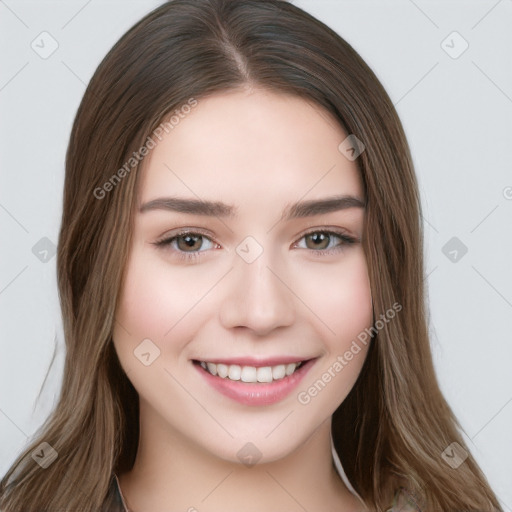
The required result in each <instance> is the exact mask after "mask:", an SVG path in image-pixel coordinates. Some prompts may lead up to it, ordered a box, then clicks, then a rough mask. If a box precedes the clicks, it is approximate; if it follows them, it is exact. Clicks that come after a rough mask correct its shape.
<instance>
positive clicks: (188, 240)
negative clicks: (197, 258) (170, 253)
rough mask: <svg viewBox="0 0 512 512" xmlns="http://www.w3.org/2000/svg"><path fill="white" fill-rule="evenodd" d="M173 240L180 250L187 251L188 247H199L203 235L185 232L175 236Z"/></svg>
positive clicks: (195, 248)
mask: <svg viewBox="0 0 512 512" xmlns="http://www.w3.org/2000/svg"><path fill="white" fill-rule="evenodd" d="M175 240H176V244H177V247H178V249H179V250H180V251H185V252H188V250H189V249H191V250H192V251H195V250H198V249H200V248H201V245H202V241H203V236H202V235H191V234H186V235H180V236H177V237H175Z"/></svg>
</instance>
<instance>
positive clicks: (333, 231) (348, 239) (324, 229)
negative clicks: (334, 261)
mask: <svg viewBox="0 0 512 512" xmlns="http://www.w3.org/2000/svg"><path fill="white" fill-rule="evenodd" d="M313 233H324V234H328V235H334V236H336V237H338V238H340V239H341V240H342V243H340V244H338V245H337V246H336V247H334V248H331V249H318V250H315V249H308V248H306V249H303V248H300V249H301V250H306V251H309V252H312V253H315V255H316V256H318V257H321V256H325V255H330V254H332V253H335V252H338V251H340V250H342V249H344V248H345V247H346V246H347V245H352V244H354V243H356V242H360V238H359V237H357V236H354V235H352V234H350V233H349V232H348V230H346V229H344V228H340V227H334V226H332V227H329V226H321V227H310V228H308V229H307V230H306V231H305V232H303V233H302V234H301V235H300V236H299V237H298V238H297V239H296V241H295V242H294V243H293V247H294V248H295V247H296V246H297V244H298V243H299V242H300V241H301V240H302V239H303V238H304V237H306V236H308V235H310V234H313ZM185 235H201V236H202V237H204V238H207V239H208V240H209V241H210V242H211V243H213V244H216V245H220V244H218V243H217V242H216V241H215V239H214V238H213V237H212V236H211V233H210V232H209V231H208V230H205V229H203V228H182V229H178V231H177V232H175V233H172V232H171V233H169V234H166V235H163V236H162V237H160V238H159V239H158V240H157V241H156V242H153V245H156V246H157V247H158V248H162V249H165V248H166V246H170V245H171V243H172V242H173V241H174V240H175V239H177V238H179V237H180V236H185ZM172 252H174V253H175V255H176V257H177V258H179V259H182V260H185V261H191V260H194V259H197V258H200V257H201V254H202V253H205V252H208V250H204V251H192V252H186V251H176V250H173V251H172Z"/></svg>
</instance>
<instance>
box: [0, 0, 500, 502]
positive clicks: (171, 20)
mask: <svg viewBox="0 0 512 512" xmlns="http://www.w3.org/2000/svg"><path fill="white" fill-rule="evenodd" d="M248 85H251V86H254V87H259V88H265V89H267V90H271V91H273V92H276V93H284V94H292V95H295V96H299V97H301V98H303V99H305V100H307V101H310V102H313V103H315V104H316V105H319V106H321V107H323V108H324V109H326V110H327V111H328V112H330V113H331V114H333V115H334V116H335V118H336V119H337V120H338V121H339V123H340V125H341V126H342V127H343V128H344V130H345V131H346V132H347V133H348V134H355V135H356V136H357V138H358V139H360V140H361V141H363V143H364V145H365V151H364V152H363V153H362V154H361V155H360V156H359V158H358V159H357V164H358V166H359V169H360V172H361V177H362V180H363V184H364V188H365V195H366V216H365V234H366V236H365V238H364V250H365V253H366V257H367V262H368V271H369V276H370V284H371V289H372V296H373V304H374V317H375V318H379V317H380V315H382V314H385V312H386V310H388V309H389V307H390V306H391V305H392V304H394V303H395V302H398V303H399V304H400V305H401V306H402V310H401V312H400V314H398V315H397V316H396V318H395V319H394V320H393V321H392V322H389V324H388V325H387V326H386V328H385V329H382V330H380V331H379V332H378V333H376V334H375V333H374V335H373V339H372V342H371V345H370V349H369V352H368V355H367V359H366V361H365V364H364V367H363V369H362V372H361V374H360V376H359V378H358V380H357V382H356V384H355V386H354V388H353V389H352V391H351V392H350V394H349V395H348V397H347V398H346V399H345V400H344V402H343V403H342V404H341V405H340V407H339V408H338V410H337V411H336V412H335V414H334V416H333V421H332V429H333V430H332V431H333V440H334V443H335V447H336V449H337V451H338V453H339V455H340V459H341V461H342V463H343V467H344V469H345V471H346V473H347V476H348V478H349V480H350V481H351V483H352V485H353V487H354V488H355V490H356V491H357V492H358V493H359V494H360V495H361V497H362V498H363V500H364V501H365V503H366V504H367V505H368V507H369V508H370V509H372V510H377V511H383V510H384V509H385V508H386V507H387V506H389V502H387V501H386V500H388V496H389V490H390V489H394V488H395V487H396V486H397V485H399V483H400V484H403V483H405V484H406V485H407V487H409V489H410V490H411V492H413V493H415V494H416V495H417V496H418V497H419V499H420V500H424V502H425V504H426V510H449V511H452V510H480V511H483V510H501V509H500V507H499V504H498V501H497V499H496V497H495V495H494V494H493V492H492V490H491V488H490V486H489V485H488V483H487V481H486V479H485V477H484V475H483V474H482V472H481V471H480V469H479V468H478V466H477V464H476V462H475V460H474V459H473V458H472V457H471V455H470V456H469V457H468V458H467V459H466V460H465V462H464V463H463V464H461V465H460V466H459V467H458V468H457V469H453V468H452V467H450V466H449V465H448V464H447V463H446V462H445V461H444V460H443V458H442V457H441V453H442V452H443V450H445V448H446V447H447V446H449V445H450V444H451V443H453V442H456V443H458V444H459V445H460V446H461V447H462V448H464V449H465V450H466V451H467V452H469V451H470V450H469V448H468V447H467V446H466V445H465V443H464V441H463V439H462V437H461V434H460V426H459V424H458V423H457V420H456V418H455V417H454V415H453V413H452V411H451V410H450V408H449V406H448V404H447V402H446V401H445V399H444V398H443V396H442V394H441V392H440V389H439V386H438V383H437V380H436V375H435V372H434V367H433V364H432V357H431V353H430V347H429V336H428V329H427V321H426V315H427V310H426V305H425V297H424V266H423V239H422V238H423V234H422V224H421V222H420V218H421V217H420V215H421V209H420V201H419V197H418V189H417V183H416V177H415V174H414V170H413V166H412V162H411V157H410V154H409V149H408V145H407V142H406V139H405V135H404V131H403V129H402V125H401V123H400V120H399V119H398V116H397V114H396V112H395V109H394V107H393V104H392V102H391V101H390V99H389V97H388V95H387V94H386V92H385V91H384V89H383V87H382V86H381V84H380V83H379V81H378V79H377V78H376V76H375V75H374V73H373V72H372V71H371V70H370V69H369V67H368V66H367V65H366V64H365V62H364V61H363V60H362V59H361V58H360V57H359V55H358V54H357V53H356V52H355V51H354V49H353V48H352V47H351V46H350V45H349V44H348V43H347V42H345V41H344V40H343V39H342V38H341V37H340V36H339V35H337V34H336V33H335V32H334V31H332V30H331V29H329V28H328V27H327V26H326V25H324V24H323V23H321V22H320V21H318V20H317V19H315V18H313V17H312V16H310V15H309V14H307V13H305V12H304V11H302V10H301V9H299V8H298V7H296V6H294V5H293V4H291V3H289V2H287V1H284V0H174V1H170V2H167V3H165V4H164V5H162V6H160V7H158V8H157V9H155V10H154V11H153V12H151V13H150V14H148V15H147V16H146V17H144V18H143V19H142V20H141V21H139V22H138V23H137V24H136V25H134V27H132V28H131V29H130V30H129V31H128V32H127V33H126V34H125V35H124V36H123V37H122V38H121V39H120V40H119V41H118V42H117V43H116V44H115V46H114V47H113V48H112V49H111V51H110V52H109V53H108V54H107V56H106V57H105V58H104V60H103V61H102V62H101V64H100V65H99V67H98V69H97V70H96V72H95V74H94V76H93V78H92V79H91V81H90V83H89V85H88V87H87V90H86V92H85V94H84V97H83V100H82V102H81V105H80V107H79V109H78V112H77V114H76V118H75V122H74V125H73V129H72V133H71V137H70V141H69V146H68V151H67V156H66V175H65V184H64V202H63V213H62V224H61V230H60V237H59V243H58V254H57V267H58V286H59V292H60V300H61V307H62V315H63V324H64V334H65V343H66V348H67V353H66V362H65V369H64V377H63V383H62V389H61V393H60V396H59V399H58V403H57V405H56V407H55V409H54V410H53V411H52V413H51V415H50V417H49V418H48V420H47V421H46V422H45V424H44V425H43V426H42V427H41V428H40V430H39V431H38V432H37V434H36V435H35V436H34V439H33V440H32V441H31V443H30V444H29V446H28V447H27V448H26V449H25V450H24V451H23V453H22V454H21V455H20V456H19V457H18V459H17V460H16V461H15V462H14V464H13V465H12V467H11V468H10V469H9V471H8V472H7V474H6V475H5V476H4V478H3V480H2V482H1V487H0V508H1V509H2V510H3V511H4V512H14V511H16V512H18V511H20V510H23V511H24V512H35V511H37V512H41V511H48V512H53V511H56V510H80V511H83V512H86V511H90V512H95V511H97V510H100V509H101V507H102V504H103V501H104V499H105V496H106V494H107V491H108V487H109V485H110V482H111V477H112V473H113V472H116V473H122V472H123V471H126V470H129V469H130V468H131V466H132V465H133V462H134V460H135V455H136V451H137V443H138V412H139V409H138V395H137V393H136V391H135V389H134V388H133V386H132V385H131V383H130V381H129V379H128V377H127V375H126V374H125V373H124V371H123V370H122V368H121V366H120V364H119V360H118V358H117V354H116V352H115V350H114V347H113V343H112V337H111V336H112V329H113V324H114V322H115V321H116V320H115V317H114V313H115V308H116V301H117V298H118V295H119V292H120V289H121V286H122V283H123V271H124V268H125V264H126V261H127V256H128V251H129V247H130V243H131V230H132V214H133V211H134V205H135V204H136V199H137V183H138V176H139V175H140V173H139V172H138V170H139V167H140V164H139V163H138V162H136V165H133V162H132V164H131V165H130V166H129V167H126V162H127V161H129V160H130V158H132V156H133V153H134V152H137V151H138V150H139V149H140V148H141V147H142V146H143V145H144V143H145V142H146V141H147V137H148V136H149V135H150V134H151V133H153V131H154V130H155V129H156V128H157V127H158V126H159V124H160V123H162V122H163V121H164V120H166V119H168V118H169V117H170V116H171V115H173V112H174V111H175V110H176V109H179V108H181V107H182V106H183V105H186V104H187V103H188V102H189V101H190V99H191V98H194V99H195V100H196V101H198V102H199V103H200V101H201V98H205V97H207V96H209V95H212V94H215V93H222V92H226V91H229V90H234V89H238V88H241V87H246V86H248ZM123 166H124V168H125V171H126V172H125V173H124V174H123V176H122V180H117V181H115V183H114V181H113V180H112V176H113V174H114V173H116V171H117V170H118V169H121V168H123ZM109 180H110V183H111V184H112V186H105V183H107V182H109ZM98 189H102V190H103V192H101V194H100V193H95V191H97V190H98ZM42 442H46V443H48V444H49V445H50V446H51V447H52V448H53V449H54V450H55V451H56V452H57V454H58V455H57V458H56V459H55V460H54V461H53V463H51V464H50V465H49V466H48V467H46V468H45V469H43V468H42V467H41V466H40V465H38V464H37V463H36V462H35V460H34V459H33V458H32V457H31V454H32V453H33V451H34V449H35V448H36V447H38V446H39V445H40V444H41V443H42Z"/></svg>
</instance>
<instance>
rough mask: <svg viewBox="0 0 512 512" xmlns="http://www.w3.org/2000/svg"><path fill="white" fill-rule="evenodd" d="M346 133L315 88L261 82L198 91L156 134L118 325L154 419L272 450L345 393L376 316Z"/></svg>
mask: <svg viewBox="0 0 512 512" xmlns="http://www.w3.org/2000/svg"><path fill="white" fill-rule="evenodd" d="M347 135H348V134H347V133H345V132H344V131H343V130H342V128H341V127H340V126H339V125H338V124H337V123H336V121H335V120H334V119H333V118H331V117H330V115H329V114H328V113H327V112H325V111H323V110H322V109H320V108H319V107H317V106H313V105H312V104H310V103H308V102H306V101H305V100H303V99H299V98H297V97H293V96H287V95H280V94H279V95H278V94H275V93H270V92H264V91H262V90H252V91H250V92H248V91H237V92H229V93H223V94H218V95H215V96H210V97H208V98H206V99H200V100H199V101H198V103H197V105H196V106H195V107H194V108H193V109H191V111H190V113H188V114H187V115H186V116H184V117H183V118H182V119H180V121H179V124H175V125H174V127H173V129H172V130H169V133H165V132H164V134H163V136H162V135H160V138H161V139H162V140H159V139H158V138H155V137H154V139H155V142H156V143H157V144H156V146H155V147H154V148H153V149H152V150H151V152H150V154H149V155H148V156H147V157H146V158H145V160H144V165H143V169H142V171H141V172H142V174H141V175H140V176H139V178H140V182H139V185H140V188H139V190H138V194H139V204H138V209H137V211H136V212H135V220H134V232H133V243H132V246H131V251H130V255H129V261H128V264H127V267H126V269H125V279H124V282H123V288H122V290H121V295H120V297H119V300H118V304H117V312H116V322H115V328H114V332H113V339H114V344H115V348H116V351H117V354H118V356H119V359H120V362H121V365H122V366H123V368H124V370H125V372H126V373H127V375H128V378H129V379H130V381H131V382H132V383H133V385H134V387H135V389H136V390H137V392H138V394H139V397H140V408H141V425H142V428H148V429H154V430H155V431H156V429H158V430H159V432H165V436H167V437H168V439H169V440H173V441H176V440H177V441H180V442H181V443H186V444H187V445H188V446H191V447H194V448H196V449H198V450H201V451H202V452H204V453H209V454H210V455H213V456H216V457H219V458H222V459H224V460H230V461H239V460H241V458H240V457H241V456H243V453H244V452H239V451H240V449H241V448H242V447H244V446H245V448H244V449H245V450H246V451H247V450H249V452H250V451H251V450H254V452H255V453H254V454H256V453H257V454H258V457H261V462H265V461H272V460H277V459H279V458H282V457H284V456H286V454H288V453H291V452H292V451H293V450H294V449H296V448H297V447H299V446H300V445H301V444H302V443H304V442H305V441H306V440H307V439H308V437H310V436H311V435H312V433H313V432H314V431H315V430H316V429H317V427H318V426H319V425H320V424H322V423H323V422H324V421H325V420H326V419H329V417H330V416H331V415H332V413H333V412H334V410H335V409H336V408H337V407H338V406H339V405H340V403H341V402H342V401H343V400H344V398H345V397H346V395H347V394H348V392H349V391H350V389H351V388H352V386H353V385H354V383H355V381H356V379H357V376H358V375H359V372H360V370H361V368H362V365H363V362H364V359H365V356H366V353H367V349H368V347H367V346H365V345H362V344H359V345H360V346H359V351H357V352H356V351H355V350H352V352H351V353H352V357H350V358H348V357H345V355H346V354H347V352H350V351H351V347H354V343H353V342H354V340H356V339H357V336H358V335H359V334H360V333H361V332H362V331H364V329H365V328H368V327H370V326H371V325H372V301H371V292H370V285H369V279H368V273H367V266H366V259H365V255H364V252H363V247H362V244H361V239H362V237H363V235H364V233H363V219H364V208H363V207H361V205H360V204H361V203H362V202H364V196H363V187H362V183H361V179H360V176H359V172H358V169H357V166H356V164H355V162H354V161H351V160H349V159H347V158H346V157H345V156H344V155H343V154H342V153H341V152H340V151H339V150H338V146H339V145H340V143H341V142H342V141H343V140H344V139H345V138H346V137H347ZM328 199H329V200H331V199H332V201H330V202H325V203H322V201H326V200H328ZM157 200H158V201H157ZM189 201H190V203H189ZM197 201H202V202H203V203H202V204H198V203H197ZM192 202H193V203H192ZM206 202H211V204H210V205H209V206H208V205H206ZM317 202H318V204H316V203H317ZM296 203H299V205H298V206H295V207H294V206H293V205H295V204H296ZM214 374H215V375H214ZM246 443H252V445H246ZM249 455H251V454H249Z"/></svg>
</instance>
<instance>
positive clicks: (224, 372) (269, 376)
mask: <svg viewBox="0 0 512 512" xmlns="http://www.w3.org/2000/svg"><path fill="white" fill-rule="evenodd" d="M301 364H302V363H301V362H299V363H289V364H278V365H276V366H262V367H259V368H256V367H255V366H239V365H238V364H230V365H226V364H222V363H218V364H215V363H208V362H205V361H202V362H201V366H202V367H203V368H204V369H205V370H207V371H208V372H209V373H211V374H212V375H217V376H218V377H221V378H222V379H225V378H228V379H230V380H241V381H242V382H273V381H274V380H280V379H283V378H284V377H287V376H288V375H291V374H292V373H293V372H294V371H295V370H296V369H297V368H298V367H300V366H301Z"/></svg>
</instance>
